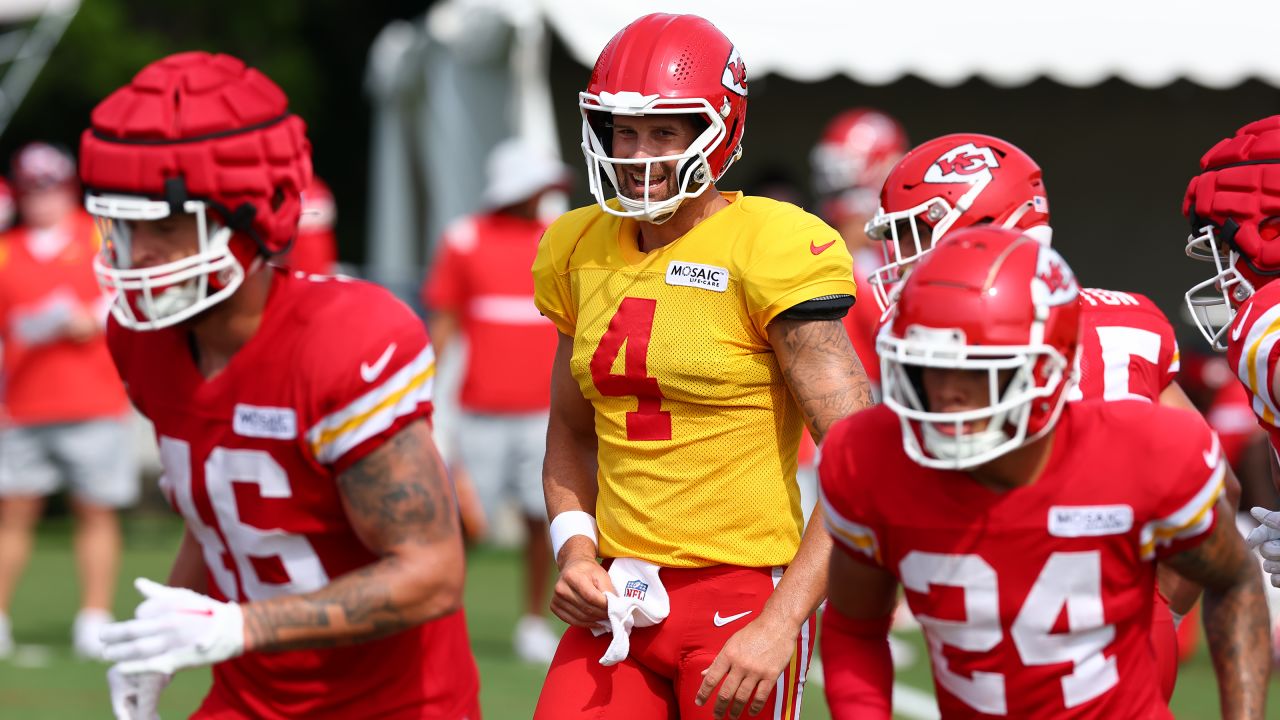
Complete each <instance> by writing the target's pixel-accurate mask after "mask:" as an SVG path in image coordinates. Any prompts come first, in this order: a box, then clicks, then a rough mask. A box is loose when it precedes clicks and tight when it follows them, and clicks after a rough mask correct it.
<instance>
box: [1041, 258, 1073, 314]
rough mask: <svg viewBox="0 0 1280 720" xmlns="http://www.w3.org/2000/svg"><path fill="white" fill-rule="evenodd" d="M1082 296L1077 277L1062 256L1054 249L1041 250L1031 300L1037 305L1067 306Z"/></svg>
mask: <svg viewBox="0 0 1280 720" xmlns="http://www.w3.org/2000/svg"><path fill="white" fill-rule="evenodd" d="M1079 295H1080V286H1079V285H1077V284H1076V278H1075V275H1073V274H1072V273H1071V268H1070V267H1069V266H1068V265H1067V262H1066V261H1065V260H1063V259H1062V256H1061V255H1059V254H1058V253H1057V251H1055V250H1053V249H1052V248H1041V249H1040V254H1039V255H1038V256H1037V258H1036V276H1035V279H1034V280H1032V281H1031V299H1032V301H1034V302H1035V304H1036V305H1048V306H1050V307H1054V306H1057V305H1066V304H1068V303H1071V302H1074V301H1075V299H1076V298H1077V297H1078V296H1079Z"/></svg>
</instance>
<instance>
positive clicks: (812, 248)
mask: <svg viewBox="0 0 1280 720" xmlns="http://www.w3.org/2000/svg"><path fill="white" fill-rule="evenodd" d="M835 244H836V241H835V240H832V241H831V242H829V243H827V244H826V245H814V244H813V241H812V240H810V241H809V252H811V253H813V254H814V255H821V254H822V252H823V251H824V250H826V249H827V248H829V247H831V246H832V245H835Z"/></svg>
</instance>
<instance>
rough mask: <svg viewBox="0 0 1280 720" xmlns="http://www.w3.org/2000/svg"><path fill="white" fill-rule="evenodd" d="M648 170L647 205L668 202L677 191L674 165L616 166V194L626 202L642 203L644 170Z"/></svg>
mask: <svg viewBox="0 0 1280 720" xmlns="http://www.w3.org/2000/svg"><path fill="white" fill-rule="evenodd" d="M646 168H648V172H649V180H650V181H651V182H650V183H649V184H648V186H647V187H648V190H649V204H651V205H652V204H656V203H660V202H663V201H665V200H669V199H671V198H673V197H675V196H676V193H677V192H678V191H679V190H678V188H677V187H676V163H675V162H665V163H651V164H649V165H620V166H618V170H617V175H618V192H619V193H621V194H622V196H623V197H625V198H627V199H628V200H634V201H635V202H644V200H645V187H646V185H645V169H646Z"/></svg>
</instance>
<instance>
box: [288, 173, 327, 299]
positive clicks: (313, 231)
mask: <svg viewBox="0 0 1280 720" xmlns="http://www.w3.org/2000/svg"><path fill="white" fill-rule="evenodd" d="M337 220H338V204H337V203H336V202H335V201H334V199H333V191H332V190H330V189H329V186H328V184H326V183H325V181H323V180H321V179H320V178H318V177H313V178H311V184H310V185H309V186H307V189H306V190H303V191H302V217H301V218H299V219H298V237H296V238H294V240H293V245H292V246H291V247H290V248H289V250H288V252H286V253H285V254H284V255H282V256H281V257H278V258H275V259H274V260H273V262H275V263H277V264H279V265H283V266H285V267H287V268H289V269H290V270H299V271H301V272H304V273H308V274H310V275H334V274H336V273H337V271H338V238H337V237H336V236H335V235H334V232H333V225H334V223H335V222H337Z"/></svg>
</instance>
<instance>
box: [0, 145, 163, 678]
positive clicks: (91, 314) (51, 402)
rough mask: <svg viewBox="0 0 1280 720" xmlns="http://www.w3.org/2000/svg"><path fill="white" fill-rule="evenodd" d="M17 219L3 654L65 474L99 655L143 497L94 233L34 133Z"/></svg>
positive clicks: (6, 320)
mask: <svg viewBox="0 0 1280 720" xmlns="http://www.w3.org/2000/svg"><path fill="white" fill-rule="evenodd" d="M11 170H12V174H11V178H12V182H13V186H14V190H15V191H16V195H17V198H16V199H17V207H18V210H19V212H20V214H21V217H22V224H21V225H20V226H19V227H18V228H17V229H16V230H14V231H12V232H10V233H8V234H6V235H4V236H3V237H0V340H2V341H3V346H4V362H3V368H4V374H3V378H4V388H3V393H2V397H3V398H4V408H5V412H6V414H7V416H8V419H7V421H6V426H5V427H4V428H3V429H2V430H0V655H3V654H5V653H7V652H9V651H10V650H12V646H13V639H12V635H11V629H10V621H9V619H8V615H7V613H8V608H9V602H10V600H11V599H12V597H13V593H14V590H15V589H16V586H17V583H18V579H19V577H20V576H21V575H22V571H23V569H24V567H25V566H26V563H27V560H28V558H29V557H30V553H31V547H32V542H33V539H34V533H35V527H36V523H37V521H38V520H39V519H40V515H41V512H42V511H43V509H44V505H45V498H46V497H47V496H49V495H50V494H52V493H54V492H56V491H57V490H58V489H59V487H61V486H62V485H63V484H66V485H67V486H68V487H69V488H70V490H71V508H72V511H73V513H74V515H75V521H76V522H75V535H74V540H73V542H74V547H75V553H76V563H77V568H78V571H79V576H80V592H81V596H80V608H81V609H80V612H79V613H78V614H77V615H76V619H75V623H74V626H73V631H72V639H73V643H72V644H73V648H74V650H75V652H76V653H77V654H79V655H81V656H84V657H88V658H95V659H97V658H100V657H101V655H102V644H101V642H100V641H99V639H98V632H99V631H100V630H101V629H102V627H104V626H105V625H106V624H107V623H108V622H110V621H111V619H112V618H111V611H110V609H111V602H112V598H113V596H114V593H115V581H116V571H117V569H118V568H119V563H120V544H121V540H120V527H119V522H118V519H117V517H116V511H117V510H118V509H119V508H122V507H127V506H129V505H132V504H133V503H134V502H135V501H136V500H137V498H138V491H139V478H138V470H137V467H136V461H135V459H134V457H133V454H132V453H130V452H121V448H128V447H130V446H131V439H130V438H131V434H130V426H129V416H128V409H129V407H128V401H127V399H126V397H125V392H124V388H123V387H121V384H120V379H119V378H118V377H117V376H116V373H115V369H114V368H113V367H112V364H111V357H110V355H109V354H108V352H107V345H106V341H105V338H104V335H103V327H104V325H103V324H104V322H105V320H106V312H107V300H106V298H104V297H103V295H102V293H101V291H100V290H99V289H98V284H97V282H96V281H95V280H94V275H93V256H94V253H95V252H97V246H98V238H97V235H96V233H95V231H94V227H93V220H92V219H91V218H90V217H89V215H88V214H86V213H85V212H84V211H83V210H81V209H80V202H79V187H78V185H77V182H76V169H75V162H74V161H73V160H72V158H71V156H70V155H69V154H68V153H67V152H66V151H64V150H62V149H61V148H56V147H54V146H51V145H47V144H45V143H31V144H28V145H26V146H24V147H23V148H21V149H20V150H19V151H18V152H17V154H15V155H14V157H13V162H12V168H11Z"/></svg>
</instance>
